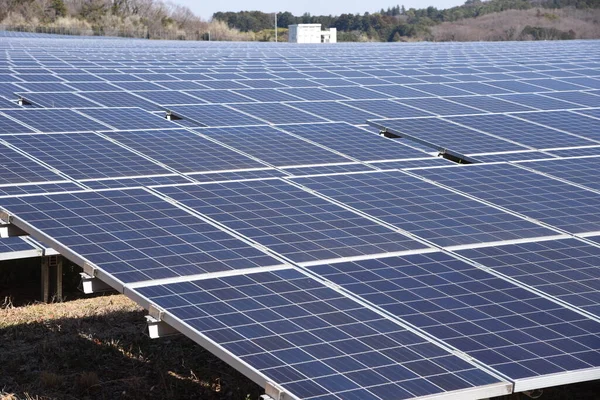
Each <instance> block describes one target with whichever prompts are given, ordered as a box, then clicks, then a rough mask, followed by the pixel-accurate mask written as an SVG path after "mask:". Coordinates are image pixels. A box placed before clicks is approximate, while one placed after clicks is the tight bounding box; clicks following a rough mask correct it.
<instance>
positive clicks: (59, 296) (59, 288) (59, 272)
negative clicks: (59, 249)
mask: <svg viewBox="0 0 600 400" xmlns="http://www.w3.org/2000/svg"><path fill="white" fill-rule="evenodd" d="M55 257H56V258H57V259H58V260H57V262H56V295H55V298H56V301H61V302H62V300H63V258H62V257H61V256H55Z"/></svg>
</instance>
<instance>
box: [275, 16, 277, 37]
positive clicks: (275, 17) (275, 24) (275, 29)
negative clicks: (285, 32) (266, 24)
mask: <svg viewBox="0 0 600 400" xmlns="http://www.w3.org/2000/svg"><path fill="white" fill-rule="evenodd" d="M275 43H277V12H275Z"/></svg>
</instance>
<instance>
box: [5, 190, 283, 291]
mask: <svg viewBox="0 0 600 400" xmlns="http://www.w3.org/2000/svg"><path fill="white" fill-rule="evenodd" d="M2 207H3V208H5V209H6V210H7V211H9V212H10V213H11V214H12V215H16V216H18V218H20V219H21V220H23V221H25V222H26V223H28V224H30V225H31V226H33V227H34V228H35V229H37V230H39V231H41V232H43V234H44V235H47V237H48V239H49V240H52V241H56V242H57V243H58V244H59V245H60V246H66V247H67V248H68V249H69V251H71V252H74V253H75V254H79V255H80V256H81V257H84V258H85V259H86V260H88V261H89V262H91V263H93V264H95V265H97V266H99V267H100V268H101V269H102V270H103V271H105V272H106V273H108V274H110V275H111V276H113V277H115V278H116V279H118V280H119V281H121V282H123V283H132V282H139V281H146V280H152V279H163V278H170V277H176V276H185V275H196V274H200V273H204V272H215V271H227V270H235V269H247V268H254V267H260V266H273V265H278V264H281V263H280V262H278V261H277V260H275V259H273V258H272V257H270V256H268V255H266V254H265V253H263V252H261V251H259V250H257V249H256V248H254V247H251V246H250V245H248V244H246V243H244V242H242V241H241V240H239V239H236V238H235V237H233V236H231V235H230V234H228V233H226V232H224V231H222V230H220V229H218V228H216V227H214V226H213V225H211V224H209V223H207V222H204V221H202V220H201V219H199V218H197V217H196V216H194V215H192V214H190V213H188V212H186V211H184V210H182V209H180V208H178V207H176V206H174V205H173V204H171V203H168V202H166V201H165V200H162V199H161V198H160V197H158V196H156V195H154V194H152V193H150V192H148V191H146V190H143V189H130V190H110V191H101V192H100V191H98V192H89V191H86V192H76V193H65V194H57V195H47V196H33V197H23V198H11V199H3V200H2Z"/></svg>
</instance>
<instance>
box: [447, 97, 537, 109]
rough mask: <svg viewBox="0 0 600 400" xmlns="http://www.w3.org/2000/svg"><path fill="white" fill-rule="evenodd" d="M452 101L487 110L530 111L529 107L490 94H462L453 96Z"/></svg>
mask: <svg viewBox="0 0 600 400" xmlns="http://www.w3.org/2000/svg"><path fill="white" fill-rule="evenodd" d="M452 101H454V102H457V103H460V104H464V105H466V106H469V107H475V108H478V109H480V110H484V111H488V112H500V113H505V112H516V111H531V108H530V107H526V106H522V105H519V104H515V103H511V102H509V101H504V100H502V99H500V98H496V97H491V96H463V97H453V98H452Z"/></svg>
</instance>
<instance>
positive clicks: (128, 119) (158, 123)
mask: <svg viewBox="0 0 600 400" xmlns="http://www.w3.org/2000/svg"><path fill="white" fill-rule="evenodd" d="M81 112H82V113H85V114H86V115H89V116H90V117H92V118H94V119H97V120H99V121H101V122H102V123H104V124H106V125H110V126H112V127H114V128H116V129H119V130H126V129H152V128H157V129H168V128H175V127H176V125H175V124H174V123H173V122H171V121H169V120H167V119H166V118H161V117H159V116H158V115H155V114H152V113H149V112H148V111H144V110H142V109H140V108H110V109H107V108H95V109H85V110H81Z"/></svg>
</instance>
